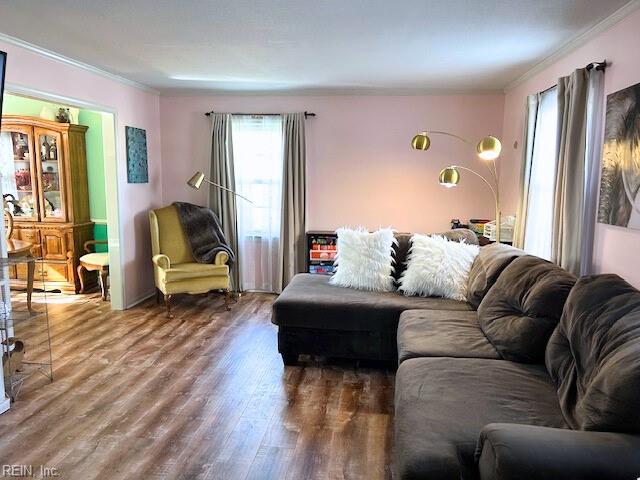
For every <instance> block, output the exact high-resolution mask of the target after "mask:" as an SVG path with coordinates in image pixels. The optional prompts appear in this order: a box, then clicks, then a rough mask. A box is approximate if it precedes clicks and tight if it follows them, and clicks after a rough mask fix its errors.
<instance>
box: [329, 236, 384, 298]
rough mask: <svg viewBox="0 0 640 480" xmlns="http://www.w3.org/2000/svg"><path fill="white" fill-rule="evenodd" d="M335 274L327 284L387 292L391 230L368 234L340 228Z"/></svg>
mask: <svg viewBox="0 0 640 480" xmlns="http://www.w3.org/2000/svg"><path fill="white" fill-rule="evenodd" d="M336 233H337V234H338V254H337V255H336V260H335V262H334V265H335V266H336V273H335V274H334V275H333V276H332V277H331V279H330V280H329V283H331V284H332V285H337V286H340V287H349V288H356V289H359V290H371V291H374V292H389V291H391V290H394V285H393V275H392V274H393V258H392V247H393V244H394V242H395V238H394V236H393V229H391V228H382V229H380V230H378V231H377V232H374V233H369V232H368V231H366V230H365V229H363V228H359V229H357V230H352V229H349V228H339V229H338V230H337V231H336Z"/></svg>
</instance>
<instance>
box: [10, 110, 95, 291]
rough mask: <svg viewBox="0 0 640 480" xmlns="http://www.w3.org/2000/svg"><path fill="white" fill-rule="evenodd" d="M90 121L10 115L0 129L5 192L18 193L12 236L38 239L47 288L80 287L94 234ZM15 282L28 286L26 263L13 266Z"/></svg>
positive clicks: (36, 249) (36, 244)
mask: <svg viewBox="0 0 640 480" xmlns="http://www.w3.org/2000/svg"><path fill="white" fill-rule="evenodd" d="M87 128H88V127H86V126H83V125H73V124H70V123H58V122H53V121H49V120H42V119H39V118H33V117H22V116H16V115H5V116H3V117H2V131H1V132H0V172H13V173H9V174H8V175H7V174H6V173H5V175H3V176H2V178H1V179H0V181H1V182H2V193H3V194H4V195H6V194H10V195H12V196H13V199H12V201H11V202H9V203H7V208H9V209H10V210H11V213H12V214H13V218H14V230H13V234H12V237H13V238H18V239H20V240H26V241H28V242H31V243H33V245H34V246H33V249H32V252H33V255H34V256H36V257H42V258H43V259H44V262H38V263H37V265H39V267H38V269H42V271H41V272H40V271H37V272H36V276H38V278H40V276H43V277H44V279H45V280H46V285H47V288H48V289H49V288H50V289H52V290H53V289H59V290H61V291H65V292H76V293H77V292H78V291H79V288H80V281H79V279H78V273H77V267H78V263H79V258H80V257H81V256H82V255H83V254H84V252H83V250H82V246H83V245H84V242H86V241H87V240H92V239H93V223H92V222H91V220H90V214H89V185H88V181H87V156H86V145H85V132H86V131H87ZM9 198H10V197H9ZM9 274H10V277H11V279H12V280H11V284H12V285H13V286H17V287H26V281H27V267H26V264H25V265H24V268H22V266H21V265H18V266H16V267H12V269H10V272H9Z"/></svg>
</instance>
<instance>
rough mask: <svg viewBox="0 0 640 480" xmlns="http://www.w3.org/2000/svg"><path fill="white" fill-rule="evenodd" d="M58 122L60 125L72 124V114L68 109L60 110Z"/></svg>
mask: <svg viewBox="0 0 640 480" xmlns="http://www.w3.org/2000/svg"><path fill="white" fill-rule="evenodd" d="M56 121H57V122H58V123H71V112H70V111H69V109H68V108H59V109H58V115H56Z"/></svg>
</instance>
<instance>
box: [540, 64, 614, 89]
mask: <svg viewBox="0 0 640 480" xmlns="http://www.w3.org/2000/svg"><path fill="white" fill-rule="evenodd" d="M584 68H585V69H586V70H591V69H592V68H595V69H596V70H602V71H604V70H606V68H607V61H606V60H603V61H602V62H591V63H590V64H589V65H587V66H586V67H584ZM557 86H558V84H557V83H554V84H553V85H551V86H550V87H548V88H545V89H544V90H542V91H541V92H538V93H545V92H548V91H549V90H551V89H552V88H556V87H557Z"/></svg>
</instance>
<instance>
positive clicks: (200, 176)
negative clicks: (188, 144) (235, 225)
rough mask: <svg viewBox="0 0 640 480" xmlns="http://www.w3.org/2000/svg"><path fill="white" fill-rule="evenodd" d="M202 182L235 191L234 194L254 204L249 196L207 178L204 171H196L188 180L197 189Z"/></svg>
mask: <svg viewBox="0 0 640 480" xmlns="http://www.w3.org/2000/svg"><path fill="white" fill-rule="evenodd" d="M202 182H205V183H208V184H209V185H213V186H214V187H218V188H220V189H222V190H225V191H227V192H229V193H233V194H234V195H236V196H238V197H240V198H242V199H243V200H246V201H247V202H249V203H251V204H253V202H252V201H251V200H249V199H248V198H247V197H245V196H243V195H240V194H239V193H238V192H236V191H234V190H231V189H230V188H227V187H223V186H222V185H220V184H219V183H216V182H212V181H211V180H209V179H208V178H205V176H204V173H202V172H196V173H194V174H193V177H191V178H190V179H189V180H187V185H189V186H190V187H191V188H195V189H196V190H200V187H201V186H202Z"/></svg>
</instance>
